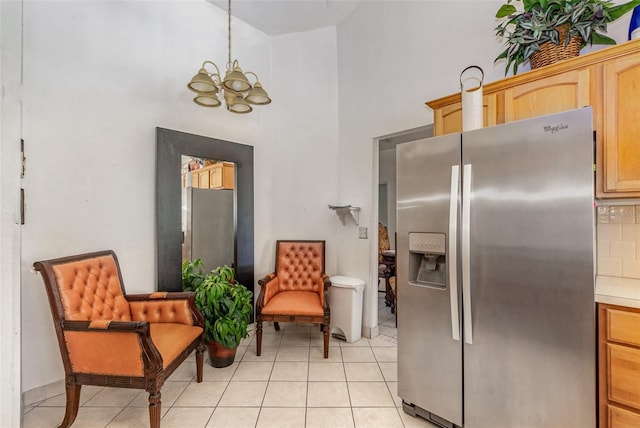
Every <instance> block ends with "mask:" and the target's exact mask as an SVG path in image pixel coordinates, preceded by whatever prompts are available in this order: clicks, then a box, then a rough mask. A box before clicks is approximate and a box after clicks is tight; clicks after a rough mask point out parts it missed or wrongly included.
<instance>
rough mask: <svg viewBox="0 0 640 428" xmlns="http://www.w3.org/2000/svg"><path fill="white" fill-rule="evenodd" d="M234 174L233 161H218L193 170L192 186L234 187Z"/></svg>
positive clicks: (206, 187)
mask: <svg viewBox="0 0 640 428" xmlns="http://www.w3.org/2000/svg"><path fill="white" fill-rule="evenodd" d="M234 176H235V173H234V164H233V163H232V162H217V163H214V164H212V165H207V166H205V167H202V168H200V169H196V170H193V171H191V186H192V187H197V188H200V189H233V183H234ZM184 185H185V184H184V180H183V186H184Z"/></svg>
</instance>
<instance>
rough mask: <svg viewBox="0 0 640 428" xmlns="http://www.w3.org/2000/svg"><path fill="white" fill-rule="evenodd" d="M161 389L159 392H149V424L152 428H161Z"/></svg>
mask: <svg viewBox="0 0 640 428" xmlns="http://www.w3.org/2000/svg"><path fill="white" fill-rule="evenodd" d="M160 397H161V394H160V391H158V392H157V393H155V394H154V393H152V392H151V393H149V426H150V427H151V428H160V410H161V402H160Z"/></svg>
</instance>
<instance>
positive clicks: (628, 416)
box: [607, 405, 640, 428]
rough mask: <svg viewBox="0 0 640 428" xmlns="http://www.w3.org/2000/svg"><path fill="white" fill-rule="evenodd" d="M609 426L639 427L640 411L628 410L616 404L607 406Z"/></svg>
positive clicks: (619, 427)
mask: <svg viewBox="0 0 640 428" xmlns="http://www.w3.org/2000/svg"><path fill="white" fill-rule="evenodd" d="M607 419H608V425H609V428H638V427H640V413H636V412H630V411H629V410H625V409H621V408H619V407H616V406H611V405H609V406H607Z"/></svg>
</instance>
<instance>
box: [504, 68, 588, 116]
mask: <svg viewBox="0 0 640 428" xmlns="http://www.w3.org/2000/svg"><path fill="white" fill-rule="evenodd" d="M590 74H591V68H585V69H583V70H573V71H568V72H566V73H562V74H556V75H555V76H550V77H548V78H546V79H538V80H534V81H532V82H526V83H522V84H520V85H518V86H514V87H511V88H508V89H505V90H504V121H505V122H513V121H516V120H523V119H529V118H531V117H536V116H542V115H545V114H552V113H558V112H561V111H565V110H573V109H576V108H580V107H584V106H588V105H591V91H590V88H589V82H590V80H589V76H590Z"/></svg>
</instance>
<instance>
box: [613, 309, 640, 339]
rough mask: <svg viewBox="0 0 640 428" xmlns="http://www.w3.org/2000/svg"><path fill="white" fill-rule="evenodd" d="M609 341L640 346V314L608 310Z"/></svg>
mask: <svg viewBox="0 0 640 428" xmlns="http://www.w3.org/2000/svg"><path fill="white" fill-rule="evenodd" d="M607 340H610V341H613V342H619V343H628V344H630V345H634V346H640V314H639V313H635V312H628V311H618V310H615V309H607Z"/></svg>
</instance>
